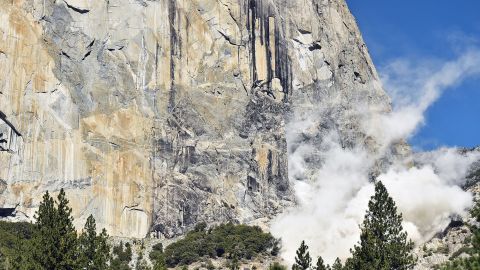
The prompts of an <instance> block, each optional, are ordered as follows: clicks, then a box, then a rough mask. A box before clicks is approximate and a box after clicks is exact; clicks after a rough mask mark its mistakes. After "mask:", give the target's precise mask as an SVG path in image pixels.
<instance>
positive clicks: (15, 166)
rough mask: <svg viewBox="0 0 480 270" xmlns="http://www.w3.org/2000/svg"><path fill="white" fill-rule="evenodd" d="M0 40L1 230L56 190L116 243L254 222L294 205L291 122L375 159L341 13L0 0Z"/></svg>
mask: <svg viewBox="0 0 480 270" xmlns="http://www.w3.org/2000/svg"><path fill="white" fill-rule="evenodd" d="M0 36H1V37H0V74H2V75H1V76H0V134H1V139H0V209H1V210H2V211H0V213H2V215H4V216H8V215H11V214H12V212H15V214H16V217H17V218H22V219H31V218H32V217H33V215H34V212H35V210H36V207H37V206H38V203H39V201H40V200H41V196H42V194H43V193H44V192H45V191H47V190H48V191H51V192H54V193H55V192H56V191H58V190H59V189H60V188H64V189H65V190H66V191H67V194H68V196H69V199H70V201H71V204H72V206H73V210H74V213H73V214H74V217H75V221H76V222H78V224H77V225H78V226H81V225H82V224H83V223H84V222H85V219H86V217H87V216H88V215H90V214H93V215H94V216H95V218H96V219H97V224H99V226H100V227H105V228H107V230H108V231H109V233H110V234H112V235H116V236H125V237H145V236H146V235H147V234H149V233H152V234H155V235H157V236H165V237H173V236H176V235H180V234H182V233H184V232H185V231H186V230H188V229H190V228H192V227H193V226H194V225H195V223H197V222H199V221H206V222H209V223H218V222H225V221H229V220H233V221H237V222H242V223H250V224H266V222H268V220H269V219H270V218H272V217H273V216H275V215H276V214H278V213H280V212H281V211H282V210H283V209H284V208H285V207H287V206H289V205H292V204H294V203H295V198H294V195H293V191H292V187H291V183H290V181H289V175H288V148H287V139H286V128H289V127H292V125H288V123H289V122H290V121H293V120H292V119H296V118H297V116H300V117H301V115H302V114H308V113H309V111H312V110H316V108H318V107H323V108H326V111H327V112H328V113H326V114H325V117H322V119H318V123H317V125H316V128H315V130H312V131H311V132H310V133H309V134H305V136H304V139H305V140H309V141H311V142H312V143H313V142H315V141H316V140H321V138H322V134H326V133H327V132H328V130H332V129H335V130H337V131H338V133H339V134H340V135H341V140H342V145H343V146H344V147H350V146H353V145H356V144H365V145H367V146H368V147H369V148H370V149H371V151H376V149H375V141H374V140H373V139H372V138H370V137H368V136H366V135H365V134H364V132H362V129H361V128H360V127H359V126H358V121H357V120H358V119H357V118H356V117H357V116H356V115H357V114H356V112H357V110H359V108H358V107H356V106H355V104H364V107H363V109H366V110H370V111H375V112H388V111H389V110H390V103H389V98H388V97H387V95H386V94H385V92H384V91H383V89H382V87H381V85H380V83H379V82H378V76H377V73H376V71H375V68H374V66H373V64H372V61H371V59H370V57H369V54H368V51H367V48H366V46H365V44H364V42H363V40H362V37H361V35H360V32H359V30H358V28H357V25H356V23H355V20H354V18H353V17H352V15H351V14H350V12H349V10H348V7H347V6H346V4H345V2H344V0H318V1H316V0H312V1H305V0H293V1H291V0H105V1H97V0H8V1H1V2H0ZM392 151H394V152H395V154H399V153H400V154H401V153H404V152H405V151H407V152H408V147H407V146H406V145H404V144H398V145H397V146H396V148H395V149H392ZM312 159H313V160H312V161H314V159H315V155H312ZM309 166H313V167H314V166H318V165H316V163H315V162H311V165H309Z"/></svg>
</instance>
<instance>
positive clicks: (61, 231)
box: [25, 189, 77, 270]
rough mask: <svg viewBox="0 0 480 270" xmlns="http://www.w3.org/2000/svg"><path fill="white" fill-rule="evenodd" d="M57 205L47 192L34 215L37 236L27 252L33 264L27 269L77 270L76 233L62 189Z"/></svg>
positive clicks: (35, 235) (70, 210) (26, 256)
mask: <svg viewBox="0 0 480 270" xmlns="http://www.w3.org/2000/svg"><path fill="white" fill-rule="evenodd" d="M56 205H57V207H55V201H54V199H53V198H52V197H51V196H50V194H49V193H48V191H47V192H46V193H45V194H44V195H43V200H42V202H41V203H40V206H39V208H38V211H37V212H36V214H35V219H36V223H35V230H34V236H33V239H32V241H31V247H28V248H27V251H26V252H25V259H26V261H27V262H28V263H29V264H30V266H29V267H27V268H26V269H46V270H54V269H62V270H71V269H72V270H73V269H76V268H77V252H76V251H77V233H76V231H75V228H74V227H73V217H72V215H71V213H72V209H71V208H70V207H69V206H68V200H67V198H66V195H65V191H64V190H63V189H61V190H60V193H59V195H58V197H57V202H56Z"/></svg>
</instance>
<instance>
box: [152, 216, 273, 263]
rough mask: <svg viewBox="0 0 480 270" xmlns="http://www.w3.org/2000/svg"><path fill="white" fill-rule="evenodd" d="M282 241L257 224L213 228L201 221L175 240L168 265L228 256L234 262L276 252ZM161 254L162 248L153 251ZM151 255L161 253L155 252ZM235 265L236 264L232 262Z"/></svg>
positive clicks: (166, 255) (168, 253)
mask: <svg viewBox="0 0 480 270" xmlns="http://www.w3.org/2000/svg"><path fill="white" fill-rule="evenodd" d="M275 247H277V248H278V241H276V240H275V238H274V237H273V236H272V235H271V234H270V233H264V232H262V230H261V229H260V228H259V227H257V226H247V225H234V224H232V223H228V224H222V225H219V226H217V227H214V228H212V229H210V230H206V225H205V224H204V223H200V224H199V225H197V226H196V227H195V229H194V230H192V231H191V232H189V233H187V235H186V236H185V238H183V239H181V240H179V241H177V242H175V243H172V244H171V245H169V246H167V247H166V248H165V251H164V253H163V255H164V258H165V262H166V265H167V266H169V267H174V266H176V265H179V264H180V265H188V264H191V263H193V262H195V261H198V260H200V258H203V257H209V258H216V257H225V258H227V259H230V262H235V261H238V260H240V259H251V258H253V257H254V256H256V255H258V254H260V253H267V252H272V250H274V249H275ZM152 253H157V254H158V251H152ZM152 253H151V254H150V256H157V255H152ZM231 267H234V265H231Z"/></svg>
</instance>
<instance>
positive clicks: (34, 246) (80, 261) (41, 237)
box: [0, 189, 110, 270]
mask: <svg viewBox="0 0 480 270" xmlns="http://www.w3.org/2000/svg"><path fill="white" fill-rule="evenodd" d="M68 203H69V202H68V200H67V198H66V194H65V192H64V190H63V189H61V190H60V193H59V194H58V197H57V200H56V201H55V200H54V199H53V198H52V197H51V196H50V194H49V193H48V192H46V193H45V194H44V196H43V200H42V202H41V203H40V206H39V209H38V211H37V212H36V214H35V219H36V222H35V224H28V223H10V224H8V223H0V224H1V225H3V226H1V228H0V236H1V238H0V254H1V255H0V262H1V263H0V269H18V270H37V269H38V270H44V269H46V270H54V269H62V270H70V269H71V270H74V269H75V270H76V269H82V270H105V269H107V265H108V263H109V253H110V247H109V246H108V244H107V238H108V236H107V234H106V231H105V230H104V231H102V233H100V234H99V235H97V233H96V226H95V220H94V218H93V217H92V216H90V217H89V218H88V219H87V223H86V224H85V229H84V231H83V233H82V234H81V236H80V237H79V238H77V233H76V231H75V228H74V226H73V217H72V209H71V208H70V207H69V206H68Z"/></svg>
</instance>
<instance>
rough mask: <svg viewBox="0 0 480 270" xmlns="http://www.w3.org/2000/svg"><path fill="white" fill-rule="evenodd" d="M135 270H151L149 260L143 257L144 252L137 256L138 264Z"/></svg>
mask: <svg viewBox="0 0 480 270" xmlns="http://www.w3.org/2000/svg"><path fill="white" fill-rule="evenodd" d="M135 270H150V266H148V263H147V261H146V260H145V258H143V253H140V254H139V255H138V258H137V264H136V265H135Z"/></svg>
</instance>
